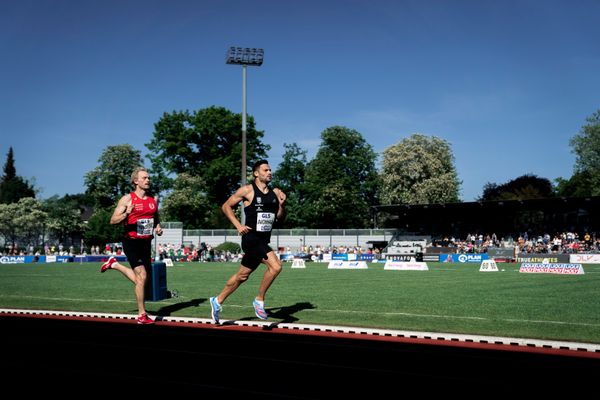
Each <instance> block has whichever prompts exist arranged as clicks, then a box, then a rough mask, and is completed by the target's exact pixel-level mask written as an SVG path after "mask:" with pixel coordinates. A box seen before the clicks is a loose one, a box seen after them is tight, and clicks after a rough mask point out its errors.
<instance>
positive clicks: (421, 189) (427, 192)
mask: <svg viewBox="0 0 600 400" xmlns="http://www.w3.org/2000/svg"><path fill="white" fill-rule="evenodd" d="M380 177H381V195H380V197H381V202H382V204H430V203H453V202H457V201H459V189H460V183H461V182H460V181H459V180H458V176H457V173H456V168H455V167H454V155H453V154H452V149H451V148H450V144H449V143H448V142H447V141H445V140H443V139H440V138H438V137H435V136H425V135H422V134H414V135H412V136H410V137H409V138H407V139H404V140H402V141H401V142H399V143H397V144H395V145H392V146H390V147H388V148H386V149H385V150H384V151H383V163H382V169H381V173H380Z"/></svg>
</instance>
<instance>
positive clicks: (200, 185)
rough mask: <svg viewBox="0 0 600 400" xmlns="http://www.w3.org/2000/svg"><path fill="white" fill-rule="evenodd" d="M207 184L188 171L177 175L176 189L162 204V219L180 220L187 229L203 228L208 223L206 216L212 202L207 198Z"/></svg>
mask: <svg viewBox="0 0 600 400" xmlns="http://www.w3.org/2000/svg"><path fill="white" fill-rule="evenodd" d="M205 190H206V184H205V183H204V180H202V178H200V177H198V176H193V175H191V174H188V173H186V172H183V173H181V174H179V175H177V178H175V182H174V189H173V191H172V192H170V193H169V194H168V195H167V196H166V197H165V199H164V201H163V203H162V205H161V219H163V220H165V221H180V222H182V223H183V226H185V227H186V229H201V228H206V227H207V226H209V225H208V223H207V220H206V217H207V215H208V211H209V210H210V208H211V204H210V203H209V201H208V199H207V198H206V193H205Z"/></svg>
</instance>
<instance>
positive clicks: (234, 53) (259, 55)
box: [225, 46, 265, 225]
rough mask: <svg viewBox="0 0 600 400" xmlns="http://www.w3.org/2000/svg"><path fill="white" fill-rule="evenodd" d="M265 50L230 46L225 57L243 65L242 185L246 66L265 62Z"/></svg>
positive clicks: (244, 174) (244, 166)
mask: <svg viewBox="0 0 600 400" xmlns="http://www.w3.org/2000/svg"><path fill="white" fill-rule="evenodd" d="M264 55H265V51H264V50H263V49H257V48H254V47H251V48H249V47H233V46H232V47H230V48H229V50H228V51H227V57H226V59H225V63H226V64H234V65H241V66H242V179H241V183H240V185H241V186H244V185H245V184H246V169H247V165H246V67H247V66H248V65H253V66H255V67H260V66H261V65H262V63H263V57H264ZM241 217H242V218H241V221H240V222H241V223H242V225H244V224H245V223H246V215H245V214H244V207H243V204H242V207H241Z"/></svg>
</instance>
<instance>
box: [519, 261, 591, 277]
mask: <svg viewBox="0 0 600 400" xmlns="http://www.w3.org/2000/svg"><path fill="white" fill-rule="evenodd" d="M519 272H523V273H529V274H562V275H583V274H585V272H584V271H583V266H582V265H581V264H539V263H523V264H521V268H519Z"/></svg>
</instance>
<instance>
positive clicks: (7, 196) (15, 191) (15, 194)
mask: <svg viewBox="0 0 600 400" xmlns="http://www.w3.org/2000/svg"><path fill="white" fill-rule="evenodd" d="M24 197H35V190H34V188H33V185H31V184H30V183H29V182H28V181H27V180H26V179H23V178H22V177H20V176H17V170H16V168H15V159H14V153H13V148H12V147H10V148H9V149H8V154H7V155H6V163H5V164H4V174H3V175H2V179H1V180H0V203H4V204H9V203H16V202H17V201H19V200H20V199H22V198H24Z"/></svg>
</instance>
